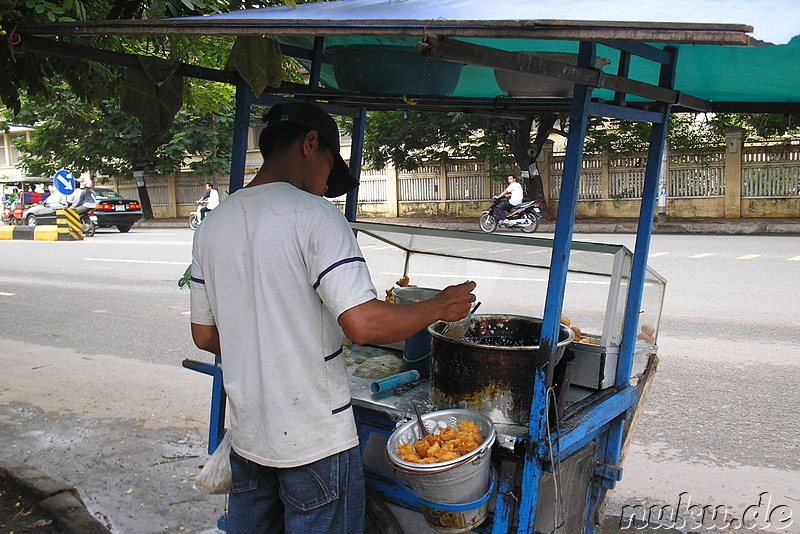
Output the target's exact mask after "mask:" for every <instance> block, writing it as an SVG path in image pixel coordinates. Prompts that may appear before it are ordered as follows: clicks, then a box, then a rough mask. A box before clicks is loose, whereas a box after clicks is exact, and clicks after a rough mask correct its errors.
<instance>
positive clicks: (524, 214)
mask: <svg viewBox="0 0 800 534" xmlns="http://www.w3.org/2000/svg"><path fill="white" fill-rule="evenodd" d="M503 200H504V199H502V198H496V199H494V201H493V202H492V205H491V206H490V207H489V209H488V210H486V211H484V212H483V213H482V214H481V217H480V219H479V221H478V222H479V224H480V227H481V230H483V231H484V232H486V233H487V234H491V233H492V232H494V231H495V230H497V227H498V226H500V227H502V228H518V229H520V230H522V231H523V232H525V233H526V234H532V233H533V232H535V231H536V230H537V229H538V228H539V219H541V218H542V210H541V204H540V203H539V202H538V201H536V200H531V201H530V202H523V203H522V204H519V205H518V206H516V207H515V208H514V211H512V212H511V213H509V214H508V216H507V217H506V216H505V215H504V214H503V210H501V209H500V204H501V203H502V202H503ZM506 220H507V221H508V222H504V221H506Z"/></svg>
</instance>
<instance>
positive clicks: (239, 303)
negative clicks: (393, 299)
mask: <svg viewBox="0 0 800 534" xmlns="http://www.w3.org/2000/svg"><path fill="white" fill-rule="evenodd" d="M376 296H377V293H376V291H375V287H374V285H373V284H372V280H371V279H370V276H369V272H368V270H367V266H366V263H365V262H364V258H363V255H362V254H361V251H360V249H359V247H358V243H357V242H356V239H355V237H354V235H353V232H352V230H351V229H350V226H349V224H348V223H347V220H346V219H345V218H344V216H343V215H342V213H341V212H340V211H339V210H338V209H337V208H336V207H335V206H334V205H333V204H331V203H330V202H328V201H327V200H325V199H323V198H321V197H317V196H314V195H311V194H309V193H306V192H304V191H301V190H299V189H297V188H295V187H294V186H292V185H290V184H287V183H271V184H266V185H261V186H257V187H252V188H245V189H241V190H239V191H237V192H236V193H234V194H233V195H231V196H230V197H228V199H227V200H226V201H225V203H224V204H220V205H219V207H218V208H217V209H216V210H215V211H214V216H213V217H208V218H207V219H206V221H205V222H203V224H202V226H200V228H199V229H198V230H197V232H196V233H195V236H194V247H193V250H192V283H191V321H192V322H193V323H197V324H205V325H216V326H217V329H218V331H219V335H220V345H221V352H222V368H223V381H224V384H225V392H226V393H227V395H228V405H229V408H230V425H229V426H230V428H231V429H232V431H233V436H232V444H233V448H234V450H236V452H237V453H238V454H240V455H241V456H243V457H245V458H248V459H250V460H252V461H254V462H256V463H258V464H261V465H267V466H273V467H296V466H300V465H305V464H308V463H311V462H314V461H316V460H319V459H322V458H325V457H327V456H330V455H332V454H335V453H338V452H341V451H344V450H347V449H350V448H352V447H354V446H356V445H357V444H358V436H357V434H356V427H355V421H354V418H353V411H352V407H351V405H350V385H349V379H348V374H347V365H346V363H345V359H344V356H343V355H342V347H341V340H342V330H341V327H340V326H339V324H338V322H337V318H338V317H339V315H341V314H342V313H343V312H345V311H347V310H349V309H350V308H353V307H355V306H357V305H359V304H363V303H364V302H367V301H369V300H372V299H373V298H375V297H376Z"/></svg>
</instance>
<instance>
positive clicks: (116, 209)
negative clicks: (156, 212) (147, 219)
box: [94, 187, 142, 233]
mask: <svg viewBox="0 0 800 534" xmlns="http://www.w3.org/2000/svg"><path fill="white" fill-rule="evenodd" d="M94 198H95V200H96V201H97V207H96V208H95V209H94V213H95V215H97V224H98V226H100V227H101V228H110V227H111V226H116V227H117V229H118V230H119V231H120V232H122V233H125V232H127V231H128V230H130V229H131V226H133V223H135V222H136V221H138V220H140V219H141V218H142V205H141V204H139V201H138V200H130V199H127V198H125V197H123V196H122V195H120V194H119V193H117V192H116V191H114V190H113V189H108V188H107V187H95V188H94Z"/></svg>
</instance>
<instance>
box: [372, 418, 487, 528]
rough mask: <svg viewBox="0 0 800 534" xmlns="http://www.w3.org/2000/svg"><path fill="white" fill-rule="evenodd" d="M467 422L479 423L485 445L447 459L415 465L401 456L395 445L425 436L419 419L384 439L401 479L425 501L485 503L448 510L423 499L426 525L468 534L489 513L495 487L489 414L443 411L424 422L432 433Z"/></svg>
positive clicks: (388, 455)
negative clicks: (441, 510) (443, 509)
mask: <svg viewBox="0 0 800 534" xmlns="http://www.w3.org/2000/svg"><path fill="white" fill-rule="evenodd" d="M464 421H472V422H473V423H475V424H476V425H477V426H478V428H479V429H480V432H481V436H483V438H484V439H483V443H481V444H480V445H479V446H478V448H477V449H475V450H474V451H472V452H470V453H468V454H465V455H464V456H461V457H460V458H456V459H454V460H450V461H447V462H440V463H436V464H416V463H413V462H406V461H404V460H402V459H401V458H400V457H399V456H398V455H397V447H399V446H400V445H403V444H406V443H414V442H415V441H417V440H419V439H421V438H422V430H421V429H420V428H419V424H418V423H417V420H416V419H412V420H410V421H408V422H406V423H404V424H403V425H402V426H400V427H399V428H398V429H397V430H395V431H394V433H392V435H391V436H390V437H389V440H388V441H387V442H386V455H387V457H388V458H389V462H390V463H391V464H392V467H393V468H394V469H395V471H396V474H397V479H398V480H399V481H400V482H402V483H403V484H404V485H406V486H407V487H408V488H410V489H411V490H412V491H413V492H414V493H416V494H417V495H419V496H420V497H422V498H423V499H425V500H427V501H431V503H441V504H455V505H458V504H465V503H472V502H475V501H480V502H481V503H480V504H479V505H478V506H477V507H476V508H473V509H467V510H460V511H447V512H446V513H441V512H440V511H439V510H437V509H435V508H432V507H430V506H427V505H425V504H423V503H419V507H420V510H421V511H422V514H423V516H424V517H425V520H426V521H427V522H428V524H429V525H430V526H432V527H433V528H436V529H438V530H442V531H445V532H469V531H470V530H473V529H474V528H476V527H477V526H478V525H480V524H481V523H482V522H483V520H484V519H486V516H487V515H488V511H489V502H488V501H489V499H488V498H486V497H487V493H488V492H489V490H490V488H491V486H492V469H491V448H492V444H494V441H495V437H496V434H495V428H494V423H493V422H492V420H491V419H489V417H487V416H486V415H484V414H482V413H480V412H475V411H472V410H461V409H450V410H440V411H436V412H431V413H428V414H424V415H423V416H422V422H423V424H424V425H425V428H427V429H428V432H430V433H438V431H440V430H442V429H443V428H444V427H445V426H451V427H453V428H456V429H458V423H461V422H464Z"/></svg>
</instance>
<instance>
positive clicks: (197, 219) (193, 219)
mask: <svg viewBox="0 0 800 534" xmlns="http://www.w3.org/2000/svg"><path fill="white" fill-rule="evenodd" d="M207 203H208V202H206V201H205V200H198V201H197V209H196V210H194V211H193V212H192V213H191V214H190V215H189V228H191V229H192V230H197V227H198V226H200V223H201V222H203V219H202V216H201V215H200V210H201V209H202V208H203V207H205V205H206V204H207Z"/></svg>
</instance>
